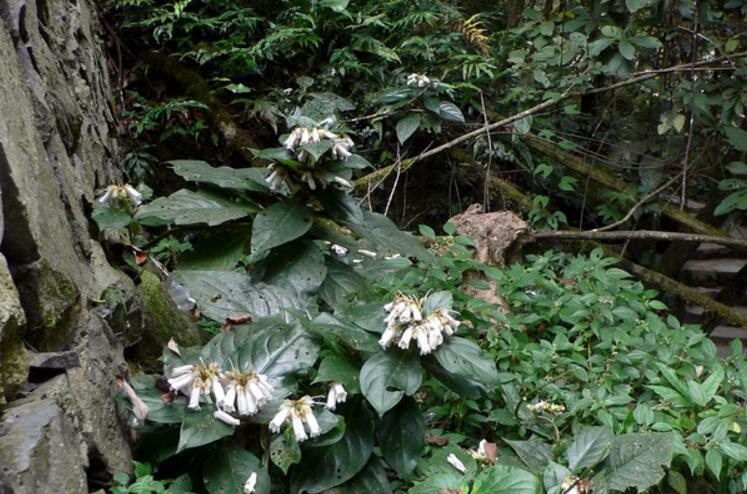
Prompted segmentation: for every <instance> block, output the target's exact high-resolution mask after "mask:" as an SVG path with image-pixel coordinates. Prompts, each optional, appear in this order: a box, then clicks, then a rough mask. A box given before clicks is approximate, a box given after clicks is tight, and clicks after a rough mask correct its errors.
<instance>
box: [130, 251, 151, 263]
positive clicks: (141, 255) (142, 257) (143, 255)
mask: <svg viewBox="0 0 747 494" xmlns="http://www.w3.org/2000/svg"><path fill="white" fill-rule="evenodd" d="M132 255H133V256H135V264H137V265H138V266H142V265H143V264H145V263H146V261H147V260H148V257H150V254H148V253H147V252H145V251H144V250H141V249H138V248H137V247H133V248H132Z"/></svg>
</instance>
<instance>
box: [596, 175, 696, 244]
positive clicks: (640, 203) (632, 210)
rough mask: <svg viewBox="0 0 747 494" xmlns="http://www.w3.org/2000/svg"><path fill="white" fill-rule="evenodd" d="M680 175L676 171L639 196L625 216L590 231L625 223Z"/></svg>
mask: <svg viewBox="0 0 747 494" xmlns="http://www.w3.org/2000/svg"><path fill="white" fill-rule="evenodd" d="M680 175H682V172H680V173H678V174H677V175H675V176H674V177H672V178H670V179H669V180H667V181H666V182H664V184H663V185H662V186H661V187H658V188H657V189H656V190H654V191H652V192H650V193H649V194H646V195H645V196H643V197H642V198H641V200H640V201H638V202H637V203H635V205H634V206H633V207H632V208H630V211H628V213H627V214H626V215H625V216H623V217H622V218H620V219H619V220H617V221H615V222H614V223H610V224H609V225H606V226H603V227H601V228H595V229H593V230H591V231H592V232H604V231H607V230H612V229H613V228H616V227H618V226H620V225H622V224H623V223H625V222H626V221H628V220H629V219H630V218H631V217H632V216H633V214H635V212H636V211H637V210H638V208H640V207H641V206H643V205H644V204H646V203H647V202H648V201H650V200H651V199H653V198H655V197H656V196H658V195H659V194H661V193H662V192H663V191H664V190H666V189H667V188H668V187H669V186H670V185H672V184H673V183H674V182H676V181H677V179H678V178H680Z"/></svg>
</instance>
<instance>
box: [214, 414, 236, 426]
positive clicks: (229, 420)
mask: <svg viewBox="0 0 747 494" xmlns="http://www.w3.org/2000/svg"><path fill="white" fill-rule="evenodd" d="M213 417H215V418H216V419H218V420H220V421H222V422H225V423H226V424H228V425H233V426H237V425H240V424H241V421H240V420H239V419H237V418H236V417H234V416H233V415H229V414H228V413H226V412H224V411H223V410H216V411H215V412H213Z"/></svg>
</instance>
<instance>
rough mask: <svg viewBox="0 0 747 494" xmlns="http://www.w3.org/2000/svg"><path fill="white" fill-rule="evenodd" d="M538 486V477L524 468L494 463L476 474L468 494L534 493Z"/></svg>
mask: <svg viewBox="0 0 747 494" xmlns="http://www.w3.org/2000/svg"><path fill="white" fill-rule="evenodd" d="M540 488H541V486H540V482H539V479H537V477H535V476H534V475H532V474H531V473H529V472H527V471H526V470H522V469H521V468H517V467H510V466H507V465H494V466H492V467H490V468H488V469H487V470H483V471H482V472H481V473H480V475H478V476H477V478H476V479H475V483H474V485H473V486H472V489H471V490H470V494H536V493H537V492H539V491H540Z"/></svg>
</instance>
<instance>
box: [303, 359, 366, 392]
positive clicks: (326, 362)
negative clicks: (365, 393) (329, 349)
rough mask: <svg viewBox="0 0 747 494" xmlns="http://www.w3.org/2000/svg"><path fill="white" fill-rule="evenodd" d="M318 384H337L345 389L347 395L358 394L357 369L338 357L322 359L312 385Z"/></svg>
mask: <svg viewBox="0 0 747 494" xmlns="http://www.w3.org/2000/svg"><path fill="white" fill-rule="evenodd" d="M320 382H328V383H331V382H338V383H340V384H342V385H343V387H345V389H346V390H347V391H348V393H359V392H360V389H361V387H360V383H359V382H358V369H357V368H356V367H355V365H354V364H353V363H351V362H350V361H348V360H347V359H344V358H343V357H340V356H338V355H329V356H327V357H324V359H323V360H322V363H321V364H319V371H318V372H317V373H316V378H314V382H313V384H316V383H320Z"/></svg>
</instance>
